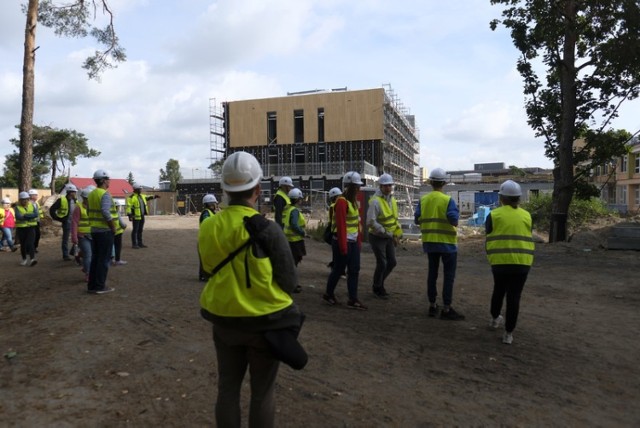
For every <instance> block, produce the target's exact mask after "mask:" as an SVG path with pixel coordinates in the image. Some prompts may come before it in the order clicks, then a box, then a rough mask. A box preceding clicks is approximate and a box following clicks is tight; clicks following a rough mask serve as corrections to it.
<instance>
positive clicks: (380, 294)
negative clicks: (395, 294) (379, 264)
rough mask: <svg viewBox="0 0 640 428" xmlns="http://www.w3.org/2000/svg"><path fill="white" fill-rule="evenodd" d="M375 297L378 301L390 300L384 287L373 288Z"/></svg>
mask: <svg viewBox="0 0 640 428" xmlns="http://www.w3.org/2000/svg"><path fill="white" fill-rule="evenodd" d="M373 295H374V296H376V297H377V298H378V299H383V300H387V299H388V298H389V293H387V291H386V290H385V289H384V287H373Z"/></svg>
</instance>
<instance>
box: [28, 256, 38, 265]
mask: <svg viewBox="0 0 640 428" xmlns="http://www.w3.org/2000/svg"><path fill="white" fill-rule="evenodd" d="M36 264H38V261H37V260H36V258H35V257H34V258H33V259H31V261H30V262H29V266H35V265H36Z"/></svg>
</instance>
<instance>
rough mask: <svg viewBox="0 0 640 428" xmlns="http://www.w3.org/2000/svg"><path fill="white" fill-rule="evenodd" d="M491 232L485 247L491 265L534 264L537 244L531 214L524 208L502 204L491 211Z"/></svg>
mask: <svg viewBox="0 0 640 428" xmlns="http://www.w3.org/2000/svg"><path fill="white" fill-rule="evenodd" d="M491 225H492V226H493V228H492V230H491V233H489V234H488V235H487V239H486V243H485V248H486V251H487V258H488V259H489V263H491V265H526V266H531V265H532V264H533V254H534V250H535V244H534V242H533V238H532V236H531V215H530V214H529V213H528V212H527V211H526V210H523V209H522V208H515V209H514V208H513V207H511V206H508V205H507V206H502V207H500V208H496V209H495V210H493V211H491Z"/></svg>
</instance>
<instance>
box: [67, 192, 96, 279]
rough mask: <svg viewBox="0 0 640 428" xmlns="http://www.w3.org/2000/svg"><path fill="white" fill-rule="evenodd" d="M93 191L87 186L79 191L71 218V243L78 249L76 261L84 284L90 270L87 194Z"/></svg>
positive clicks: (89, 226)
mask: <svg viewBox="0 0 640 428" xmlns="http://www.w3.org/2000/svg"><path fill="white" fill-rule="evenodd" d="M93 189H95V187H94V186H87V187H85V188H84V189H82V191H80V199H81V200H80V202H79V203H77V204H76V208H75V210H74V211H73V214H72V216H71V242H72V243H73V245H75V246H77V247H78V254H76V260H78V261H79V263H81V264H82V272H83V273H84V280H85V282H89V270H90V269H91V224H90V222H89V213H88V211H87V210H88V207H89V194H90V193H91V192H92V191H93Z"/></svg>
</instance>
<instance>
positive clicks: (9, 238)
mask: <svg viewBox="0 0 640 428" xmlns="http://www.w3.org/2000/svg"><path fill="white" fill-rule="evenodd" d="M15 227H16V214H15V210H14V209H13V208H12V207H11V199H9V198H3V199H2V208H0V228H2V240H0V248H2V251H11V252H15V251H17V250H18V247H16V245H15V242H14V241H13V231H14V228H15ZM3 242H6V243H7V246H6V247H2V243H3ZM5 248H6V250H5Z"/></svg>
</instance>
